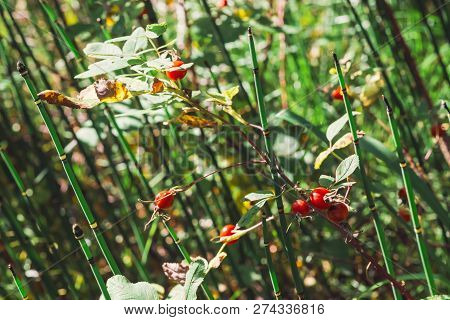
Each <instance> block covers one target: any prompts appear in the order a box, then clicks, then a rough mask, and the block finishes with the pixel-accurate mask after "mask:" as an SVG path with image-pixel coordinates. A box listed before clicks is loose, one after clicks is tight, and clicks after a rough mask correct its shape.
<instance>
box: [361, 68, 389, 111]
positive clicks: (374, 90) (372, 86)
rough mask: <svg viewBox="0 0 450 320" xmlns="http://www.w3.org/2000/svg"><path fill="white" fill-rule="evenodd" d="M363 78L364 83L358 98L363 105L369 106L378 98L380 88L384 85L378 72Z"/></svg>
mask: <svg viewBox="0 0 450 320" xmlns="http://www.w3.org/2000/svg"><path fill="white" fill-rule="evenodd" d="M365 80H366V84H365V85H364V87H363V88H362V90H361V93H360V94H359V97H358V98H359V100H361V103H362V105H363V106H364V107H370V106H371V105H372V104H373V103H374V102H375V101H377V99H378V98H379V96H380V94H381V89H382V88H383V87H384V80H383V78H382V76H381V73H380V72H377V73H375V74H373V75H367V76H366V79H365Z"/></svg>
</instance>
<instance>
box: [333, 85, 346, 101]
mask: <svg viewBox="0 0 450 320" xmlns="http://www.w3.org/2000/svg"><path fill="white" fill-rule="evenodd" d="M331 98H333V99H334V100H344V95H343V94H342V90H341V88H340V87H339V88H336V89H334V90H333V91H332V92H331Z"/></svg>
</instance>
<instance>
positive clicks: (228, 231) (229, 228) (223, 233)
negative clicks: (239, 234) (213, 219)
mask: <svg viewBox="0 0 450 320" xmlns="http://www.w3.org/2000/svg"><path fill="white" fill-rule="evenodd" d="M235 228H236V226H235V225H234V224H227V225H226V226H224V227H223V228H222V230H220V237H229V236H231V235H233V230H234V229H235ZM236 242H237V240H233V241H230V242H227V245H230V244H233V243H236Z"/></svg>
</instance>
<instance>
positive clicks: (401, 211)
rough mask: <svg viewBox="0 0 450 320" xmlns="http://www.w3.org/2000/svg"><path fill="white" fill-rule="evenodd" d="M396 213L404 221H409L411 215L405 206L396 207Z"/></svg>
mask: <svg viewBox="0 0 450 320" xmlns="http://www.w3.org/2000/svg"><path fill="white" fill-rule="evenodd" d="M398 215H399V216H400V218H402V219H403V221H405V222H410V221H411V215H410V214H409V211H408V210H407V209H405V208H400V209H398Z"/></svg>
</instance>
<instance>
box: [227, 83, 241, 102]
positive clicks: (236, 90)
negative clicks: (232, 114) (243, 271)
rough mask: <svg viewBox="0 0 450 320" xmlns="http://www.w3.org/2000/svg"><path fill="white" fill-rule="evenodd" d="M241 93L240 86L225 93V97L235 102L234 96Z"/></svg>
mask: <svg viewBox="0 0 450 320" xmlns="http://www.w3.org/2000/svg"><path fill="white" fill-rule="evenodd" d="M238 93H239V86H235V87H233V88H230V89H228V90H225V91H224V92H223V95H224V96H225V97H227V98H228V99H230V100H233V98H234V96H235V95H237V94H238Z"/></svg>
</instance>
